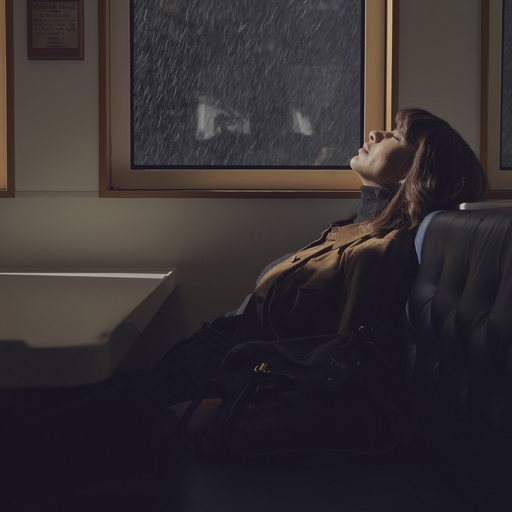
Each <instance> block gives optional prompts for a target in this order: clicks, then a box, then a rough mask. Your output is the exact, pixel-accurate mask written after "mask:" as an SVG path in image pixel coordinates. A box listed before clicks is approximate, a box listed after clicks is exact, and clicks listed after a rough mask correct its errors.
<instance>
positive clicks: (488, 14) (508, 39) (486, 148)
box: [480, 0, 512, 197]
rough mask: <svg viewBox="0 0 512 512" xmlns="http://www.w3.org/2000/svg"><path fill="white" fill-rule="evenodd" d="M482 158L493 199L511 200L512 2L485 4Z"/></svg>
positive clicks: (483, 13) (483, 12) (503, 1)
mask: <svg viewBox="0 0 512 512" xmlns="http://www.w3.org/2000/svg"><path fill="white" fill-rule="evenodd" d="M482 6H483V11H482V115H481V118H482V127H481V141H480V156H481V161H482V164H483V166H484V168H485V169H486V171H487V175H488V177H489V182H490V188H491V196H493V197H511V196H512V0H492V1H490V0H484V2H482Z"/></svg>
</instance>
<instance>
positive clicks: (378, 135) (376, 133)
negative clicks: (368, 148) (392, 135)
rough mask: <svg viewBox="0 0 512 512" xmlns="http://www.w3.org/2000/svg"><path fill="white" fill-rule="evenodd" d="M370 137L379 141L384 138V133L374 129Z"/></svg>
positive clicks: (374, 140) (373, 140)
mask: <svg viewBox="0 0 512 512" xmlns="http://www.w3.org/2000/svg"><path fill="white" fill-rule="evenodd" d="M369 138H370V140H371V141H372V142H379V141H381V140H382V139H383V138H384V135H383V134H382V132H380V131H378V130H372V131H371V132H370V135H369Z"/></svg>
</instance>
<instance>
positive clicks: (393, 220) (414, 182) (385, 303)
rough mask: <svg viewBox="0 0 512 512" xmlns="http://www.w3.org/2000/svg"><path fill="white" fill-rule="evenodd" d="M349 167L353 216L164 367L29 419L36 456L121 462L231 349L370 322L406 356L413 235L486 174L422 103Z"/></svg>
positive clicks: (470, 195)
mask: <svg viewBox="0 0 512 512" xmlns="http://www.w3.org/2000/svg"><path fill="white" fill-rule="evenodd" d="M350 165H351V167H352V169H353V170H354V171H355V172H356V173H358V175H359V176H360V178H361V181H362V184H363V186H362V201H361V204H360V206H359V210H358V212H357V216H356V217H355V218H354V219H350V220H345V221H341V222H335V223H333V224H332V225H331V226H330V227H329V228H328V229H327V230H326V231H324V233H323V234H322V236H321V237H320V239H318V240H316V241H315V242H313V243H312V244H310V245H308V246H307V247H305V248H304V249H302V250H300V251H298V252H296V253H293V254H290V255H287V256H285V257H283V258H281V259H280V260H278V261H277V262H274V263H273V264H271V265H269V267H267V268H266V269H265V271H264V272H263V274H262V276H261V277H260V279H259V280H258V282H257V285H256V288H255V289H254V291H253V293H252V294H251V295H249V296H248V297H247V299H246V301H244V304H242V306H241V307H240V308H239V309H238V310H237V311H236V312H233V313H230V314H227V315H224V316H222V317H219V318H217V319H216V320H214V322H213V323H212V324H211V325H210V324H205V325H204V326H203V327H202V328H201V329H199V331H197V332H196V333H194V335H192V336H191V337H190V338H189V339H187V340H185V341H183V342H181V343H178V344H177V345H175V346H173V347H172V348H171V349H170V350H169V352H168V353H167V354H166V355H165V356H164V357H163V359H162V360H161V361H160V362H159V363H158V364H157V365H156V367H155V368H153V369H151V370H148V371H140V372H130V373H128V374H123V375H118V376H114V377H113V378H112V379H111V380H109V381H108V382H107V383H106V384H104V385H101V386H95V387H90V388H88V389H87V390H85V391H83V390H82V391H80V393H81V394H82V395H85V397H83V398H81V400H79V401H77V402H76V403H74V404H73V405H67V406H66V407H64V408H62V409H60V410H59V411H57V412H56V411H52V412H51V413H50V414H45V415H44V416H39V417H38V418H37V420H31V422H30V426H29V432H30V434H27V436H26V437H29V438H31V439H36V442H35V443H34V444H33V445H31V447H30V448H29V451H30V452H31V453H39V454H40V455H39V456H38V459H39V460H41V459H43V455H44V453H45V450H47V451H48V450H51V453H52V458H53V460H54V461H55V462H56V461H58V462H56V464H55V465H56V466H57V467H58V468H60V469H61V470H62V469H63V468H66V471H64V472H65V473H68V474H71V473H70V472H69V471H68V470H69V468H71V467H73V468H74V469H76V468H78V467H79V468H80V469H82V470H83V471H84V472H85V473H87V471H88V470H87V468H88V464H90V465H91V467H93V468H94V471H95V472H97V469H98V467H99V465H98V457H99V456H103V457H104V456H105V454H109V455H108V457H109V458H110V459H114V460H116V461H117V462H118V464H119V465H122V464H123V462H122V460H123V457H125V459H126V457H128V459H127V460H129V459H130V458H132V457H133V454H134V451H133V450H131V451H130V450H129V449H126V447H127V446H130V444H132V443H133V442H134V440H135V439H139V440H141V442H145V441H144V440H143V439H144V436H146V437H147V435H148V434H147V432H148V431H147V425H148V424H149V423H152V420H153V419H154V418H155V417H156V416H158V415H159V414H161V413H163V412H164V411H168V410H169V408H170V407H171V406H174V405H176V404H180V403H182V402H185V401H187V400H190V399H192V398H194V397H195V396H196V395H197V393H199V392H201V391H203V390H205V389H207V390H208V386H209V383H210V382H211V379H212V377H215V375H216V374H217V373H218V371H219V369H220V365H221V363H222V360H223V357H224V355H225V353H226V352H227V351H228V350H229V349H230V348H231V347H232V346H234V345H235V344H237V343H240V342H243V341H246V340H250V339H269V340H270V339H277V338H288V337H295V336H309V335H319V334H326V333H336V332H348V331H351V330H353V329H357V328H358V327H359V326H361V325H368V326H373V327H374V328H375V329H376V330H378V331H379V332H381V333H384V334H385V335H384V336H381V337H380V343H381V349H382V351H383V352H384V353H385V354H386V356H387V357H388V358H390V359H394V360H395V361H398V358H399V355H400V350H401V347H400V343H399V340H400V336H399V332H400V326H401V318H402V315H403V311H404V305H405V300H406V297H407V294H408V292H409V289H410V286H411V284H412V280H413V278H414V275H415V271H416V267H417V262H416V257H415V253H414V243H413V241H414V234H415V230H416V228H417V227H418V225H419V224H420V222H421V220H422V219H423V218H424V217H425V215H427V214H428V213H429V212H431V211H434V210H438V209H448V208H453V207H455V206H456V205H457V204H458V203H461V202H468V201H476V200H479V199H481V198H482V197H483V195H484V193H485V191H486V177H485V174H484V172H483V170H482V168H481V166H480V164H479V162H478V160H477V158H476V157H475V155H474V153H473V151H472V150H471V149H470V147H469V146H468V144H467V143H466V142H465V141H464V140H463V139H462V138H461V137H460V135H458V133H457V132H455V131H454V130H453V129H452V128H451V127H450V126H449V125H448V124H447V123H446V122H445V121H443V120H441V119H439V118H438V117H436V116H434V115H432V114H430V113H428V112H426V111H424V110H419V109H409V110H402V111H400V112H399V113H398V115H397V118H396V128H395V129H394V130H393V131H372V132H371V133H370V135H369V139H368V141H366V142H365V143H364V144H363V146H362V147H361V148H360V149H359V151H358V154H357V155H355V156H354V157H353V158H352V160H351V162H350ZM210 394H211V396H215V390H214V389H212V388H210ZM142 433H144V434H142ZM77 461H80V462H79V463H78V462H77ZM87 461H88V462H87ZM46 462H47V460H46ZM45 468H46V470H48V467H46V466H45ZM61 472H62V471H61Z"/></svg>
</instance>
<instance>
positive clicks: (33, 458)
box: [16, 320, 232, 485]
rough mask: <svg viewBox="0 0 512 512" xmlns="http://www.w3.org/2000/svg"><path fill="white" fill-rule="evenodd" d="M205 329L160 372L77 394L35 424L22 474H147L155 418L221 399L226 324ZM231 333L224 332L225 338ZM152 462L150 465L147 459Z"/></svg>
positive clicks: (22, 457) (29, 428)
mask: <svg viewBox="0 0 512 512" xmlns="http://www.w3.org/2000/svg"><path fill="white" fill-rule="evenodd" d="M213 325H214V326H216V327H222V330H223V332H221V330H220V329H217V328H215V327H213V326H211V325H209V324H205V325H203V327H202V328H201V329H199V330H198V331H196V333H194V334H193V335H192V336H191V337H190V338H188V339H186V340H184V341H182V342H180V343H178V344H176V345H174V346H173V347H171V349H170V350H169V351H168V353H167V354H166V355H165V356H164V357H163V358H162V360H161V361H160V362H159V363H158V364H157V365H156V366H155V368H153V369H149V370H130V371H126V372H122V373H119V374H117V375H114V376H113V377H112V378H111V379H109V380H108V381H106V382H105V383H103V384H101V385H94V386H91V387H90V388H84V389H83V390H81V391H79V392H77V394H78V395H79V397H75V398H74V399H73V400H72V401H71V403H68V404H65V405H62V406H60V407H58V408H57V409H52V410H49V411H42V412H40V413H39V414H33V415H32V416H31V417H30V418H28V419H27V420H26V421H25V422H24V425H23V427H22V428H21V430H20V432H19V433H22V434H21V435H22V437H23V439H22V444H21V453H18V454H17V457H16V458H17V460H18V461H19V462H21V465H22V467H21V468H20V470H21V472H22V473H25V474H28V475H29V476H32V477H33V478H35V479H38V478H40V477H41V478H42V480H41V481H45V482H46V484H45V485H47V482H48V480H56V481H59V480H61V483H62V479H63V478H64V479H66V478H67V479H69V480H70V481H80V480H86V481H87V480H98V479H99V480H103V479H106V478H115V477H116V474H115V473H116V472H117V471H119V474H118V475H117V476H120V477H122V476H123V474H122V473H123V472H124V471H126V472H128V473H129V472H130V471H133V470H134V469H135V470H136V471H141V472H144V469H145V468H144V465H151V464H152V461H151V458H152V455H153V452H155V451H157V450H158V446H157V445H158V439H157V438H156V432H155V430H154V428H155V419H157V418H158V417H159V416H160V415H161V414H162V413H164V412H165V411H167V410H168V409H169V407H170V406H171V405H173V404H176V403H180V402H183V401H187V400H191V399H193V398H195V397H196V396H197V395H198V393H202V392H205V393H206V394H208V395H212V394H215V392H214V390H213V387H212V385H211V382H212V378H214V377H216V375H217V373H218V371H219V369H220V367H221V364H222V360H223V357H224V354H225V353H226V351H227V350H229V348H230V347H231V343H230V341H229V338H228V336H227V334H229V330H230V328H229V326H230V325H232V323H230V322H228V324H226V323H224V322H223V321H220V320H218V321H214V322H213ZM224 333H225V334H224ZM147 459H149V460H147Z"/></svg>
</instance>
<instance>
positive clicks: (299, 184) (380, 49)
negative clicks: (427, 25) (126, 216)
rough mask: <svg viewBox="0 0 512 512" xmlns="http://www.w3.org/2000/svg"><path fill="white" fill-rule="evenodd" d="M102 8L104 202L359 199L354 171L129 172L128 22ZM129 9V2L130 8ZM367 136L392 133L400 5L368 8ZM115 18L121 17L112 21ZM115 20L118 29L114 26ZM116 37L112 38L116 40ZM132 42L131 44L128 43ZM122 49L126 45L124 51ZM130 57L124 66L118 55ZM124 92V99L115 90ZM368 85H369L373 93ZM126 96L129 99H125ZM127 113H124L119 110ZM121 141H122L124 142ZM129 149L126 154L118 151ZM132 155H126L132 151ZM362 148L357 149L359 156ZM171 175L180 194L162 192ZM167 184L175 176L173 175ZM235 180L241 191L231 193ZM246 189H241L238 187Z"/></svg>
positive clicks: (389, 0) (112, 4)
mask: <svg viewBox="0 0 512 512" xmlns="http://www.w3.org/2000/svg"><path fill="white" fill-rule="evenodd" d="M98 1H99V68H100V69H99V101H100V109H99V110H100V129H99V134H100V140H99V145H100V162H99V164H100V165H99V168H100V176H99V195H100V197H357V196H359V188H360V185H361V182H360V180H359V178H358V176H357V175H356V174H355V173H354V172H353V171H351V170H337V169H325V168H324V169H322V168H311V170H309V169H306V170H304V169H300V170H289V169H268V170H267V169H264V170H261V169H258V170H251V169H248V170H247V169H243V170H232V169H230V170H222V169H220V170H218V169H215V170H206V171H205V170H198V169H190V170H179V171H176V170H169V171H161V170H150V169H148V170H142V171H135V170H131V169H130V163H129V158H130V151H129V139H130V137H129V124H130V123H129V115H130V113H129V112H130V109H129V96H127V95H129V89H130V87H129V59H127V58H126V54H127V53H126V52H127V48H129V45H128V44H127V43H128V42H129V22H128V20H129V18H128V19H127V18H124V20H123V21H121V22H120V19H119V17H120V16H121V17H122V16H126V14H120V12H121V11H119V10H118V7H117V6H118V5H119V4H120V2H121V0H98ZM125 1H127V0H125ZM365 1H366V6H365V16H366V30H365V38H366V45H365V48H366V58H365V95H364V97H365V100H364V130H363V131H364V136H365V137H367V135H368V132H369V130H370V129H391V127H392V125H393V120H394V116H395V113H396V107H397V96H398V90H397V89H398V88H397V83H398V80H397V78H398V68H397V61H398V59H397V52H398V0H365ZM113 11H114V12H115V15H114V13H113ZM114 19H115V23H114V21H113V20H114ZM114 31H116V32H115V34H114V35H113V32H114ZM127 38H128V39H127ZM123 41H124V43H123ZM123 51H124V57H123V58H119V56H120V55H123ZM116 80H117V81H118V82H121V83H123V84H125V85H124V92H123V93H122V94H120V93H119V90H117V89H116V87H117V86H116V85H115V82H116ZM368 84H371V85H372V87H371V88H370V87H369V85H368ZM127 91H128V92H127ZM120 105H121V106H120ZM119 133H121V134H122V135H119ZM120 146H123V147H124V148H125V149H124V151H118V149H117V148H118V147H120ZM126 147H127V149H126ZM356 150H357V148H354V154H355V152H356ZM163 173H172V177H173V179H174V180H175V182H177V184H176V185H174V188H172V189H171V188H159V187H160V186H161V184H160V181H161V177H162V176H163ZM169 176H171V175H170V174H169ZM233 180H235V181H236V182H237V183H235V184H234V185H233ZM242 181H243V186H241V185H240V183H241V182H242Z"/></svg>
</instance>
